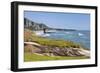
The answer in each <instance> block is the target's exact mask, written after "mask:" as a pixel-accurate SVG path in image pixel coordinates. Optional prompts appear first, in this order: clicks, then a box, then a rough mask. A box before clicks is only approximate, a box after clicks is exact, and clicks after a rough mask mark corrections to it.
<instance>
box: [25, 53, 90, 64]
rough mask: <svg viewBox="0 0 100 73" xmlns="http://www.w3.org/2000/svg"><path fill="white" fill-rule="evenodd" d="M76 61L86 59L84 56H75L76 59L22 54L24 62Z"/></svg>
mask: <svg viewBox="0 0 100 73" xmlns="http://www.w3.org/2000/svg"><path fill="white" fill-rule="evenodd" d="M75 59H76V60H77V59H88V58H87V57H85V56H77V57H61V56H53V57H52V56H42V55H37V54H34V53H33V54H32V53H24V61H25V62H31V61H49V60H75Z"/></svg>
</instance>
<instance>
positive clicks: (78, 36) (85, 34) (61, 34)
mask: <svg viewBox="0 0 100 73" xmlns="http://www.w3.org/2000/svg"><path fill="white" fill-rule="evenodd" d="M42 36H43V37H47V38H51V39H61V40H69V41H73V42H76V43H78V44H80V45H82V46H83V47H84V48H87V49H90V31H88V30H76V31H55V32H47V33H45V34H42Z"/></svg>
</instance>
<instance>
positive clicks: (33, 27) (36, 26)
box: [24, 18, 49, 30]
mask: <svg viewBox="0 0 100 73" xmlns="http://www.w3.org/2000/svg"><path fill="white" fill-rule="evenodd" d="M24 27H25V28H28V29H31V30H43V29H44V28H46V29H49V27H48V26H46V25H45V24H43V23H36V22H34V21H31V20H29V19H27V18H24Z"/></svg>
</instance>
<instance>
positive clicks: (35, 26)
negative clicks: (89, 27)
mask: <svg viewBox="0 0 100 73" xmlns="http://www.w3.org/2000/svg"><path fill="white" fill-rule="evenodd" d="M24 27H25V28H28V29H31V30H44V29H48V30H57V31H75V29H60V28H51V27H48V26H47V25H45V24H43V23H37V22H34V21H31V20H29V19H27V18H24Z"/></svg>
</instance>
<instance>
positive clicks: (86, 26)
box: [24, 11, 90, 30]
mask: <svg viewBox="0 0 100 73" xmlns="http://www.w3.org/2000/svg"><path fill="white" fill-rule="evenodd" d="M24 17H25V18H28V19H29V20H32V21H34V22H37V23H44V24H45V25H47V26H49V27H52V28H61V29H76V30H90V14H83V13H61V12H36V11H24Z"/></svg>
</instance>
